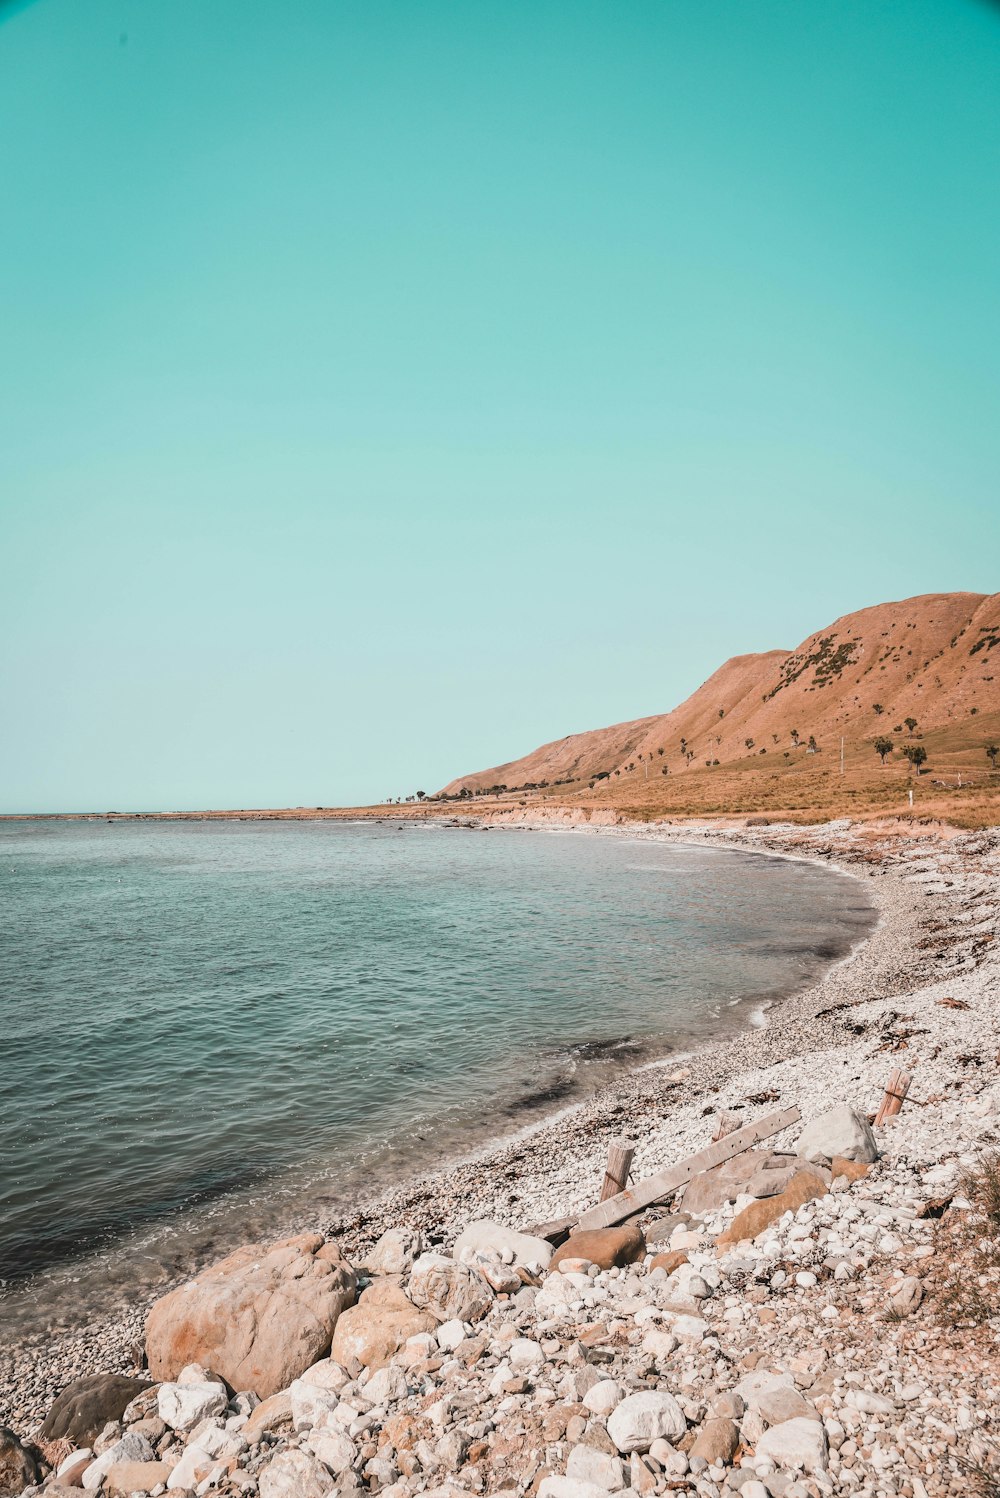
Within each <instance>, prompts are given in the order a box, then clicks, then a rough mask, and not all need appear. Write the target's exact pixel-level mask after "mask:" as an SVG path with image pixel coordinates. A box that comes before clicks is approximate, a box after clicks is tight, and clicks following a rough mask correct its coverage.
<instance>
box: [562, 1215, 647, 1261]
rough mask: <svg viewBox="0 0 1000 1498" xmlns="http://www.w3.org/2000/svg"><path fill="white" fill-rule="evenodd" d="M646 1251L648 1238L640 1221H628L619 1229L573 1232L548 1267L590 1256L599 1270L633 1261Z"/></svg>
mask: <svg viewBox="0 0 1000 1498" xmlns="http://www.w3.org/2000/svg"><path fill="white" fill-rule="evenodd" d="M645 1252H646V1240H645V1238H644V1237H643V1233H642V1229H641V1228H640V1227H639V1225H638V1223H634V1222H629V1223H625V1224H624V1225H623V1226H622V1227H618V1228H591V1229H590V1230H589V1231H586V1230H585V1231H584V1232H582V1233H570V1235H569V1237H568V1238H567V1239H566V1242H565V1243H564V1244H563V1245H562V1247H561V1248H557V1249H556V1251H555V1253H554V1254H553V1255H552V1261H551V1263H550V1264H549V1268H550V1270H551V1269H555V1267H556V1265H557V1264H558V1263H559V1262H560V1260H562V1259H589V1260H590V1262H591V1263H592V1264H596V1265H597V1267H598V1268H599V1269H614V1268H615V1267H616V1266H619V1265H622V1264H634V1263H636V1261H637V1260H639V1259H641V1258H642V1256H643V1254H644V1253H645Z"/></svg>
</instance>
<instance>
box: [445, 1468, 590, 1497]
mask: <svg viewBox="0 0 1000 1498" xmlns="http://www.w3.org/2000/svg"><path fill="white" fill-rule="evenodd" d="M456 1491H457V1490H456ZM538 1498H608V1490H607V1488H601V1487H598V1485H597V1483H596V1482H581V1481H579V1479H577V1478H575V1477H559V1476H557V1475H556V1474H554V1473H553V1475H552V1476H551V1477H545V1478H543V1479H542V1481H541V1482H540V1483H539V1485H538Z"/></svg>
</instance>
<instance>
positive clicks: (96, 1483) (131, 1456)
mask: <svg viewBox="0 0 1000 1498" xmlns="http://www.w3.org/2000/svg"><path fill="white" fill-rule="evenodd" d="M155 1460H156V1453H155V1452H154V1450H153V1448H152V1446H151V1445H150V1444H149V1442H148V1441H147V1440H146V1437H145V1436H138V1435H136V1434H135V1432H134V1431H129V1432H128V1434H127V1435H124V1436H122V1438H121V1440H120V1441H116V1442H115V1444H114V1445H113V1446H109V1447H108V1449H107V1451H102V1452H101V1454H100V1456H98V1457H95V1458H94V1460H93V1461H92V1462H91V1463H90V1466H89V1467H87V1468H86V1470H85V1471H84V1474H83V1477H82V1478H81V1479H80V1481H81V1482H82V1484H83V1486H84V1487H85V1488H89V1489H91V1490H93V1489H96V1488H99V1487H100V1486H101V1483H102V1482H103V1481H104V1478H105V1476H106V1474H107V1473H108V1472H109V1471H110V1469H111V1468H112V1467H113V1466H114V1465H115V1462H152V1461H155Z"/></svg>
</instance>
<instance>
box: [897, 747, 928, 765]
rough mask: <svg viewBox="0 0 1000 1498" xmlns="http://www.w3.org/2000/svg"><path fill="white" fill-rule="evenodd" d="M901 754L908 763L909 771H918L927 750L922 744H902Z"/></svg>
mask: <svg viewBox="0 0 1000 1498" xmlns="http://www.w3.org/2000/svg"><path fill="white" fill-rule="evenodd" d="M903 754H904V755H905V757H906V758H907V759H908V760H909V761H910V769H911V770H919V769H920V766H921V765H922V764H924V762H925V761H926V759H927V750H926V749H925V748H924V746H923V744H904V745H903Z"/></svg>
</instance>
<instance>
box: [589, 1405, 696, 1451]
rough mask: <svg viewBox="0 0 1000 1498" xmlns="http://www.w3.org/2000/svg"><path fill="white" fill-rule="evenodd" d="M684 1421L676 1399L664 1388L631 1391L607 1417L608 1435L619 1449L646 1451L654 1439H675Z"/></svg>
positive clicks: (682, 1431)
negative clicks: (638, 1392) (637, 1392)
mask: <svg viewBox="0 0 1000 1498" xmlns="http://www.w3.org/2000/svg"><path fill="white" fill-rule="evenodd" d="M686 1429H687V1421H686V1420H685V1419H684V1415H683V1412H682V1410H681V1407H680V1405H679V1404H678V1403H677V1400H676V1399H675V1398H674V1396H673V1395H672V1394H668V1393H666V1391H660V1390H655V1391H654V1390H650V1391H649V1392H648V1393H642V1394H630V1395H629V1396H628V1398H627V1399H623V1400H622V1402H621V1404H619V1405H618V1406H617V1407H616V1408H615V1409H614V1410H613V1411H612V1412H611V1414H610V1416H609V1417H608V1435H609V1436H610V1437H611V1439H612V1441H614V1443H615V1445H616V1446H617V1448H618V1450H619V1451H623V1452H625V1453H626V1454H628V1453H629V1452H630V1451H648V1450H649V1448H650V1445H651V1444H652V1442H653V1441H656V1440H660V1439H662V1440H664V1441H677V1440H679V1439H680V1437H681V1436H682V1435H683V1434H684V1432H685V1430H686Z"/></svg>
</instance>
